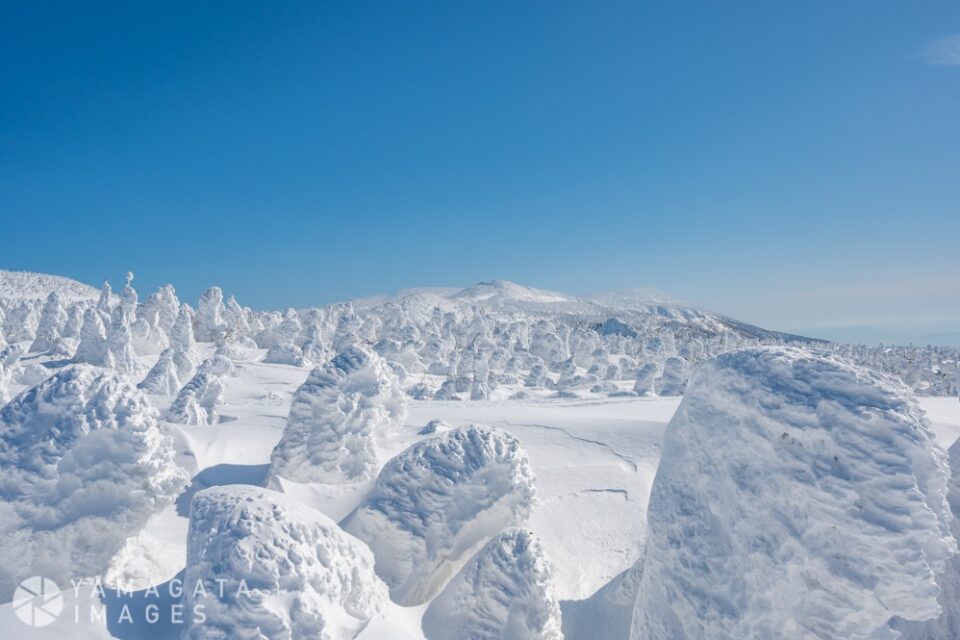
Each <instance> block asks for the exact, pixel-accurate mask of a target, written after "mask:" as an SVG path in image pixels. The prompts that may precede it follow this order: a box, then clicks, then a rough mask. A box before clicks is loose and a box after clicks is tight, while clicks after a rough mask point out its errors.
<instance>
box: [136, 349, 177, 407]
mask: <svg viewBox="0 0 960 640" xmlns="http://www.w3.org/2000/svg"><path fill="white" fill-rule="evenodd" d="M173 355H174V349H173V347H168V348H167V349H164V351H163V353H161V354H160V357H159V358H157V362H156V364H154V365H153V367H152V368H151V369H150V371H148V372H147V376H146V377H145V378H144V379H143V382H141V383H140V384H138V385H137V388H139V389H143V390H144V391H146V392H147V393H153V394H157V395H164V396H172V395H175V394H176V393H177V392H178V391H179V390H180V376H179V374H178V373H177V365H176V364H175V363H174V361H173Z"/></svg>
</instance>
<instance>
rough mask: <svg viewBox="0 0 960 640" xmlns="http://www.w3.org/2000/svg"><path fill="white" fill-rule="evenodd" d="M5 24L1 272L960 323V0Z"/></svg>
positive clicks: (36, 13)
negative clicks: (686, 304) (490, 285)
mask: <svg viewBox="0 0 960 640" xmlns="http://www.w3.org/2000/svg"><path fill="white" fill-rule="evenodd" d="M2 7H3V13H2V18H0V83H2V85H0V222H2V226H0V246H2V250H0V268H8V269H25V270H32V271H42V272H50V273H58V274H63V275H68V276H71V277H75V278H78V279H80V280H84V281H87V282H91V283H94V284H96V283H99V282H100V281H102V280H103V279H104V278H105V277H108V278H110V279H111V280H113V281H114V283H115V284H119V283H120V282H121V281H122V277H123V274H124V273H125V272H126V271H127V270H132V271H134V272H135V273H136V274H137V285H138V287H139V288H140V289H141V290H143V291H147V290H150V289H152V288H154V287H156V286H157V285H159V284H161V283H164V282H168V281H169V282H172V283H173V284H174V285H175V286H176V287H177V289H178V290H179V291H180V292H181V293H182V294H183V295H184V297H186V298H188V299H191V300H194V299H195V298H196V296H197V295H198V293H199V292H200V291H201V290H202V289H203V288H205V287H206V286H208V285H210V284H219V285H221V286H222V287H223V288H224V289H225V290H226V291H227V292H232V293H234V294H235V295H236V296H237V298H238V299H239V300H240V301H241V302H242V303H244V304H248V305H251V306H254V307H256V308H273V307H283V306H288V305H290V306H303V305H310V304H323V303H327V302H331V301H334V300H336V299H338V298H339V299H342V298H350V297H357V296H363V295H370V294H374V293H381V292H389V291H393V290H396V289H399V288H405V287H414V286H427V285H443V286H466V285H469V284H472V283H473V282H476V281H479V280H486V279H492V278H504V279H509V280H514V281H517V282H520V283H523V284H528V285H531V286H537V287H543V288H551V289H557V290H561V291H566V292H570V293H580V292H586V291H597V290H607V289H614V288H621V287H633V286H652V287H656V288H659V289H661V290H664V291H666V292H669V293H671V294H673V295H675V296H677V297H680V298H683V299H686V300H688V301H690V302H694V303H697V304H700V305H702V306H705V307H708V308H712V309H715V310H718V311H721V312H724V313H727V314H729V315H732V316H735V317H738V318H740V319H743V320H746V321H750V322H754V323H757V324H761V325H763V326H767V327H770V328H775V329H785V330H806V329H810V328H818V331H820V332H821V333H822V334H828V333H830V332H831V331H835V330H838V329H837V328H838V327H847V326H854V329H852V331H854V333H855V334H857V335H864V336H867V335H870V336H871V337H872V336H873V335H874V334H871V333H870V332H871V331H874V332H876V331H881V332H882V331H886V330H887V329H889V328H891V327H899V328H900V330H903V331H906V332H909V333H911V335H914V334H917V332H928V333H936V332H939V333H943V332H949V331H957V332H960V3H958V2H956V1H955V0H951V1H949V2H948V1H936V0H931V1H925V2H903V0H896V1H889V0H877V1H871V2H848V1H840V2H837V1H835V0H832V1H812V2H791V3H786V2H769V1H768V0H762V1H756V2H715V1H712V0H711V1H705V2H683V1H678V2H657V3H653V2H637V1H632V2H586V1H579V2H560V1H550V2H515V1H511V2H497V1H490V2H459V1H451V0H446V1H443V2H436V3H420V2H382V3H363V2H341V3H329V2H237V1H232V2H223V3H218V2H169V1H167V2H156V3H146V2H117V3H100V2H89V3H81V2H16V3H14V2H4V3H3V4H2ZM857 327H859V328H857ZM858 332H859V333H858ZM828 337H830V336H828ZM853 337H857V336H856V335H854V336H853Z"/></svg>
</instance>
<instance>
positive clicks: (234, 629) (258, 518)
mask: <svg viewBox="0 0 960 640" xmlns="http://www.w3.org/2000/svg"><path fill="white" fill-rule="evenodd" d="M198 583H202V584H203V589H202V590H197V589H196V585H197V584H198ZM184 584H185V585H187V588H186V589H185V603H184V604H185V607H184V609H185V611H186V612H187V614H186V615H185V618H186V619H189V623H188V626H187V627H186V628H185V629H184V634H183V637H184V638H191V639H200V638H211V639H212V638H218V639H219V638H233V637H244V638H248V637H250V638H252V637H256V638H264V639H273V638H284V639H286V638H322V639H340V638H351V637H353V636H354V634H355V633H356V632H357V631H359V630H360V629H361V628H362V627H363V626H364V624H365V623H366V622H367V621H368V620H369V619H370V618H371V617H373V616H374V615H375V614H376V613H377V612H378V611H380V609H381V608H382V607H383V606H384V605H385V604H386V602H387V588H386V586H385V585H384V584H383V582H381V581H380V579H379V578H377V576H376V574H375V573H374V571H373V556H372V554H371V553H370V550H369V549H367V548H366V547H365V546H364V545H363V544H362V543H360V542H359V541H357V540H355V539H354V538H352V537H350V536H348V535H347V534H345V533H343V531H341V530H340V528H339V527H338V526H337V525H336V523H335V522H333V521H332V520H330V519H329V518H327V517H326V516H324V515H323V514H322V513H320V512H318V511H314V510H313V509H310V508H309V507H306V506H304V505H302V504H300V503H299V502H296V501H295V500H293V499H291V498H288V497H287V496H285V495H283V494H282V493H277V492H274V491H270V490H268V489H261V488H257V487H252V486H249V485H229V486H224V487H214V488H211V489H205V490H203V491H200V492H199V493H197V494H196V495H195V496H194V498H193V502H192V503H191V508H190V529H189V533H188V539H187V569H186V573H185V576H184ZM198 591H199V592H198ZM221 594H223V596H222V597H221ZM200 605H202V606H203V614H204V616H205V620H203V621H202V622H199V623H198V624H193V622H194V618H195V616H193V615H191V612H193V611H195V610H196V608H197V607H198V606H200Z"/></svg>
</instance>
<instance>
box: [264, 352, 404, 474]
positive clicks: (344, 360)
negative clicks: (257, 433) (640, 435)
mask: <svg viewBox="0 0 960 640" xmlns="http://www.w3.org/2000/svg"><path fill="white" fill-rule="evenodd" d="M406 417H407V401H406V396H404V394H403V392H402V391H401V389H400V385H399V383H398V382H397V379H396V376H395V375H394V374H393V372H392V371H391V370H390V368H389V367H387V364H386V362H384V360H383V358H381V357H380V356H378V355H377V354H375V353H374V352H372V351H370V350H369V349H367V348H365V347H360V346H353V347H349V348H347V349H346V350H344V351H342V352H341V353H339V354H337V356H336V357H335V358H333V359H332V360H330V361H329V362H328V363H327V364H325V365H323V366H322V367H317V368H316V369H314V370H313V371H311V372H310V375H309V376H308V377H307V380H306V382H304V383H303V385H301V386H300V388H299V389H297V391H296V393H295V394H294V396H293V403H292V404H291V406H290V414H289V416H288V417H287V425H286V427H285V428H284V430H283V436H282V437H281V438H280V442H279V443H277V446H276V447H275V448H274V450H273V454H272V455H271V458H270V473H271V475H273V476H281V477H284V478H287V479H289V480H293V481H295V482H323V483H327V484H342V483H349V482H358V481H361V480H366V479H369V478H371V477H372V476H373V474H374V473H375V472H376V470H377V466H378V457H377V448H376V443H375V440H374V434H375V433H377V432H381V433H382V432H385V431H387V430H389V429H392V428H394V427H398V426H400V425H402V424H403V421H404V420H405V419H406Z"/></svg>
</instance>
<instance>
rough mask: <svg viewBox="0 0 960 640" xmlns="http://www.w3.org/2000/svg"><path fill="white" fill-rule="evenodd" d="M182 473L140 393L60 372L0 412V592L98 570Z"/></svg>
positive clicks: (77, 372) (102, 376)
mask: <svg viewBox="0 0 960 640" xmlns="http://www.w3.org/2000/svg"><path fill="white" fill-rule="evenodd" d="M186 481H187V477H186V474H185V473H184V472H183V470H182V469H181V468H180V467H179V466H177V464H176V463H175V462H174V450H173V447H172V446H171V440H170V438H169V437H167V436H166V435H164V434H163V433H162V432H161V431H160V428H159V426H158V425H157V421H156V412H155V410H154V409H153V408H152V407H151V406H150V403H149V402H148V400H147V398H146V396H144V395H143V393H142V392H140V391H139V390H137V389H136V388H135V387H134V386H133V385H132V384H130V383H127V382H124V381H122V380H120V379H118V378H117V376H116V375H114V374H113V373H111V372H109V371H106V370H103V369H97V368H94V367H90V366H86V365H78V366H76V367H73V368H68V369H65V370H63V371H61V372H59V373H57V374H56V375H54V376H53V377H51V378H50V379H48V380H47V381H45V382H43V383H42V384H40V385H39V386H37V387H35V388H33V389H30V390H28V391H25V392H23V393H22V394H20V395H19V396H17V397H16V398H14V399H13V400H12V401H11V402H10V403H9V404H7V405H6V406H5V407H4V408H3V409H2V410H0V512H2V514H3V517H2V518H0V534H2V538H3V545H0V599H5V598H9V595H10V591H11V590H12V588H13V585H14V584H16V582H17V581H18V580H19V579H22V578H24V577H27V576H31V575H37V574H39V575H45V576H47V577H50V578H53V579H55V580H58V581H61V582H62V584H67V579H68V578H72V577H88V576H96V575H99V574H101V573H102V572H104V571H105V570H106V569H107V566H108V565H109V563H110V560H111V558H112V557H113V555H114V554H115V553H116V552H117V551H118V550H119V549H120V548H121V547H122V546H123V544H124V541H125V539H126V537H127V536H130V535H134V534H136V533H137V531H138V530H139V529H140V528H141V527H142V526H143V525H144V523H145V522H146V520H147V518H148V517H149V516H150V515H151V514H152V513H155V512H157V511H159V510H160V509H162V508H163V507H164V506H166V505H168V504H170V503H172V502H173V500H174V498H175V497H176V496H177V495H178V494H179V493H180V490H181V489H182V488H183V487H184V485H185V484H186Z"/></svg>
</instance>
